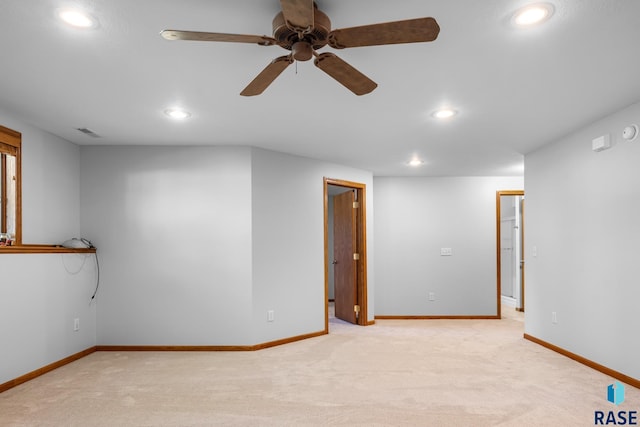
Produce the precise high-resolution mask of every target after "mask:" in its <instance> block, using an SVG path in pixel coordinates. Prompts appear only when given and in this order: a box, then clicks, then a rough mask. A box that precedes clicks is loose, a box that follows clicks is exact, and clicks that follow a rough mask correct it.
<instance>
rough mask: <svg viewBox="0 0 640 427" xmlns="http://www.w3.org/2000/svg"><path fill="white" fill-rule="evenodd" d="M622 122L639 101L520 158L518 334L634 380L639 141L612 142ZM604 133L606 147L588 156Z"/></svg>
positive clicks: (639, 367)
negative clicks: (522, 286)
mask: <svg viewBox="0 0 640 427" xmlns="http://www.w3.org/2000/svg"><path fill="white" fill-rule="evenodd" d="M631 123H636V124H640V104H635V105H633V106H631V107H629V108H627V109H624V110H622V111H620V112H618V113H616V114H614V115H612V116H610V117H606V118H604V119H602V120H599V121H597V122H595V123H593V124H591V125H589V126H586V127H585V128H583V129H581V130H579V131H577V132H576V133H574V134H572V135H570V136H567V137H566V138H563V139H561V140H560V141H557V142H556V143H554V144H551V145H548V146H545V147H543V148H541V149H540V150H537V151H535V152H533V153H530V154H529V155H527V156H526V158H525V165H526V168H525V170H526V172H525V181H526V200H527V202H526V203H527V208H526V216H525V226H526V229H525V230H526V231H525V233H526V236H525V245H526V249H525V257H526V265H527V269H526V270H525V274H526V290H525V304H526V310H525V331H526V333H528V334H530V335H533V336H535V337H537V338H539V339H542V340H544V341H547V342H550V343H552V344H555V345H557V346H559V347H561V348H564V349H566V350H569V351H571V352H574V353H577V354H579V355H581V356H583V357H586V358H587V359H590V360H593V361H595V362H597V363H600V364H602V365H605V366H607V367H609V368H611V369H614V370H617V371H619V372H622V373H623V374H626V375H629V376H631V377H634V378H640V363H638V360H639V356H640V341H639V340H638V336H640V322H639V321H638V301H640V286H639V285H638V268H637V266H638V260H640V245H639V242H640V220H639V218H640V217H639V216H638V212H640V167H639V165H640V139H636V141H634V142H631V143H629V142H624V141H622V138H621V133H622V129H623V128H624V127H625V126H627V125H629V124H631ZM607 133H609V134H611V136H612V139H613V140H615V145H614V147H613V148H611V149H610V150H607V151H603V152H600V153H595V152H593V151H592V150H591V141H592V139H594V138H596V137H599V136H601V135H604V134H607ZM534 247H536V249H537V256H533V253H534V251H533V248H534ZM554 311H555V312H556V313H557V318H558V323H557V324H553V323H552V322H551V313H552V312H554Z"/></svg>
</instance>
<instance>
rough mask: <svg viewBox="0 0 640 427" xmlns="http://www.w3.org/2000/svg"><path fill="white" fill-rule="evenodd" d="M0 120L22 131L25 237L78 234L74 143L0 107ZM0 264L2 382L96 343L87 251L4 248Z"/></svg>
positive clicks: (59, 238)
mask: <svg viewBox="0 0 640 427" xmlns="http://www.w3.org/2000/svg"><path fill="white" fill-rule="evenodd" d="M0 124H2V125H3V126H6V127H9V128H11V129H14V130H16V131H18V132H21V133H22V148H23V156H22V184H23V190H22V191H23V201H22V218H23V241H24V243H47V244H54V243H61V242H63V241H65V240H67V239H69V238H71V237H77V236H78V235H79V230H80V222H79V216H80V192H79V188H80V180H79V170H80V150H79V148H78V147H77V146H76V145H74V144H71V143H69V142H67V141H64V140H62V139H60V138H58V137H56V136H53V135H51V134H49V133H46V132H43V131H41V130H40V129H37V128H35V127H33V126H30V125H28V124H26V123H24V122H22V121H20V120H16V119H15V118H13V117H11V116H10V115H9V114H7V113H4V112H2V111H0ZM0 272H1V277H2V278H1V279H0V349H2V350H1V356H0V359H1V360H2V363H0V384H1V383H4V382H6V381H9V380H11V379H14V378H17V377H19V376H21V375H24V374H26V373H28V372H31V371H33V370H35V369H38V368H41V367H43V366H46V365H48V364H50V363H52V362H55V361H58V360H60V359H63V358H65V357H67V356H70V355H72V354H74V353H77V352H79V351H82V350H84V349H87V348H90V347H93V346H95V344H96V307H95V304H92V305H89V299H90V298H91V295H92V293H93V290H94V286H95V279H96V277H95V276H96V271H95V264H94V261H93V259H92V257H89V258H88V257H87V256H85V255H74V254H65V255H61V254H38V255H35V254H2V255H0ZM75 318H79V319H80V330H79V331H78V332H74V331H73V319H75Z"/></svg>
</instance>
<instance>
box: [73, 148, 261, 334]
mask: <svg viewBox="0 0 640 427" xmlns="http://www.w3.org/2000/svg"><path fill="white" fill-rule="evenodd" d="M81 159H82V160H81V165H82V170H81V176H82V184H81V195H82V197H81V200H82V207H81V218H82V233H83V235H85V236H86V237H88V238H89V239H91V240H92V241H93V242H94V244H95V245H96V246H97V247H98V248H99V251H100V260H101V267H102V275H101V278H102V285H101V290H100V295H99V301H98V344H100V345H250V344H252V338H251V331H250V326H251V152H250V149H248V148H220V147H87V146H85V147H82V148H81Z"/></svg>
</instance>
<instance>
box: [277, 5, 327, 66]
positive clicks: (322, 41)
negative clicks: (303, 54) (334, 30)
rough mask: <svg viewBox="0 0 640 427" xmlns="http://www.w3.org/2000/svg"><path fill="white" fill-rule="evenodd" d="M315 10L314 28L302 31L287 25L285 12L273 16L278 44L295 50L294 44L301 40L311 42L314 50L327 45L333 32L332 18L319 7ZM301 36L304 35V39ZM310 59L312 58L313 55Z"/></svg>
mask: <svg viewBox="0 0 640 427" xmlns="http://www.w3.org/2000/svg"><path fill="white" fill-rule="evenodd" d="M313 12H314V14H313V28H308V29H304V30H300V31H297V29H295V28H290V27H289V26H288V25H287V21H286V20H285V18H284V14H283V13H282V12H280V13H278V14H277V15H276V16H275V18H273V38H274V39H276V40H277V41H278V45H279V46H280V47H282V48H284V49H287V50H293V45H294V44H296V43H298V42H301V41H303V42H306V43H309V45H310V46H311V47H312V48H313V49H314V50H317V49H321V48H323V47H324V46H326V45H327V43H328V39H329V33H330V32H331V20H330V19H329V17H328V16H327V15H325V14H324V12H322V11H320V10H318V9H315V8H314V11H313ZM300 36H302V39H301V38H300ZM294 53H295V52H294ZM296 59H298V58H296ZM308 59H311V57H309V58H308ZM299 60H303V59H299Z"/></svg>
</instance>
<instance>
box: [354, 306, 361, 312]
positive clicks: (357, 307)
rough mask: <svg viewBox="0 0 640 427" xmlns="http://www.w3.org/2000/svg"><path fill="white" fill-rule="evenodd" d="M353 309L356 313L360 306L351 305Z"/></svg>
mask: <svg viewBox="0 0 640 427" xmlns="http://www.w3.org/2000/svg"><path fill="white" fill-rule="evenodd" d="M353 311H354V312H355V313H356V314H358V313H360V306H359V305H354V306H353Z"/></svg>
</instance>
